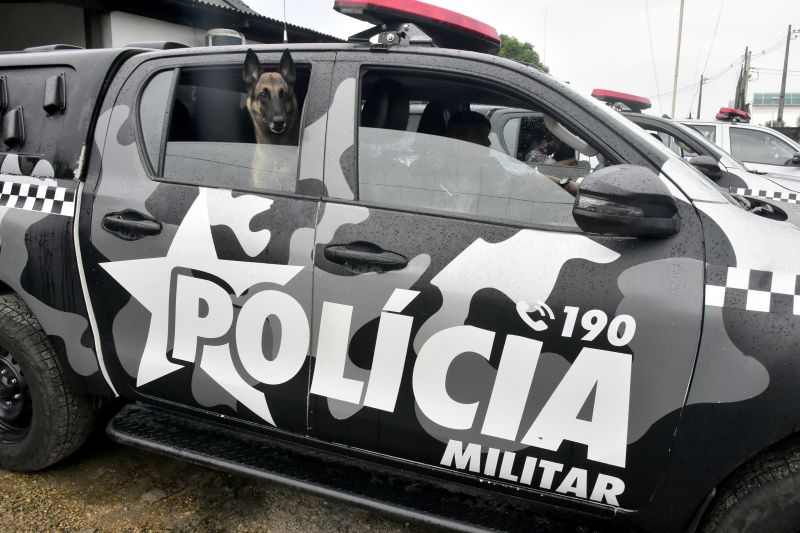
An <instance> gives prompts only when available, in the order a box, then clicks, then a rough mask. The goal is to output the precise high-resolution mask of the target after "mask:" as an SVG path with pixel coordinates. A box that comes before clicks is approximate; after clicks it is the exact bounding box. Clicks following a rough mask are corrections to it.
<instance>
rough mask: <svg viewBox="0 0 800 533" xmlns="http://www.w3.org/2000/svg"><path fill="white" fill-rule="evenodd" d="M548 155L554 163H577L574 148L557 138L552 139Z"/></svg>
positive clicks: (569, 165) (570, 164)
mask: <svg viewBox="0 0 800 533" xmlns="http://www.w3.org/2000/svg"><path fill="white" fill-rule="evenodd" d="M550 157H552V158H553V160H554V161H555V164H556V165H562V166H568V167H574V166H576V165H577V164H578V160H577V159H576V158H575V149H574V148H572V147H571V146H569V145H568V144H567V143H565V142H563V141H561V140H559V139H553V140H552V142H551V143H550Z"/></svg>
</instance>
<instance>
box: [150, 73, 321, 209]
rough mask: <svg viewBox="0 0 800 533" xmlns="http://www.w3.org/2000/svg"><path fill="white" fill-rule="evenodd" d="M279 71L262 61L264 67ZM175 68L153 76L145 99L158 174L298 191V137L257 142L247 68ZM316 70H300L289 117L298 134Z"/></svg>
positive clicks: (236, 186)
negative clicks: (244, 75)
mask: <svg viewBox="0 0 800 533" xmlns="http://www.w3.org/2000/svg"><path fill="white" fill-rule="evenodd" d="M277 68H278V65H269V64H265V65H263V69H264V70H265V71H275V70H277ZM175 72H176V71H174V70H170V71H166V72H162V73H159V74H157V75H156V76H154V77H153V78H151V80H150V81H149V82H148V84H147V85H146V86H145V89H144V91H143V93H142V97H141V99H140V109H139V115H140V122H141V131H142V135H143V137H144V141H145V146H146V149H147V153H148V156H149V159H150V163H151V168H152V170H153V172H154V174H155V177H156V178H160V179H164V180H167V181H175V182H179V183H187V184H193V185H203V186H208V187H221V188H228V189H245V190H269V191H282V192H291V193H293V192H295V191H296V188H297V169H298V158H299V146H298V140H297V137H296V136H295V137H294V138H292V139H289V138H288V137H287V138H286V139H281V138H280V137H277V136H276V138H275V139H274V140H271V142H259V141H258V139H257V138H256V132H255V128H254V117H253V115H252V113H251V111H250V110H249V109H248V106H247V91H246V87H245V84H244V82H243V79H242V66H241V65H233V66H213V67H188V68H182V69H180V70H179V71H177V74H174V73H175ZM175 75H177V79H174V78H173V76H175ZM310 75H311V69H310V67H307V66H301V65H298V66H297V67H296V81H295V83H294V84H293V87H292V97H293V98H295V99H296V102H297V107H296V110H295V112H294V113H293V114H292V116H291V117H290V118H289V120H291V121H293V126H294V127H296V128H297V130H298V131H299V128H300V117H301V113H302V109H303V105H304V103H305V98H306V94H307V92H308V86H309V80H310ZM168 80H172V81H168ZM173 85H174V87H173ZM170 98H171V99H170ZM264 120H266V119H264ZM166 121H168V122H166ZM165 122H166V124H165Z"/></svg>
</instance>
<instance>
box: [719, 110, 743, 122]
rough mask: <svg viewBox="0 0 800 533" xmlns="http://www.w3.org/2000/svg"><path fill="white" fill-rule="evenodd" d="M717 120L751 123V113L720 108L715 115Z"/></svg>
mask: <svg viewBox="0 0 800 533" xmlns="http://www.w3.org/2000/svg"><path fill="white" fill-rule="evenodd" d="M714 118H716V119H717V120H730V121H732V122H750V113H748V112H747V111H742V110H741V109H735V108H733V107H720V108H719V112H718V113H717V114H716V115H714Z"/></svg>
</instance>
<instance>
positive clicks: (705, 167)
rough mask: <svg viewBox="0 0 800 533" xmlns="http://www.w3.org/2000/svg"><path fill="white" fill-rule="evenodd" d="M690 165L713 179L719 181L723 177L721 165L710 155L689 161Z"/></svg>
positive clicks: (699, 156)
mask: <svg viewBox="0 0 800 533" xmlns="http://www.w3.org/2000/svg"><path fill="white" fill-rule="evenodd" d="M689 164H690V165H692V166H693V167H696V168H697V170H699V171H700V172H702V173H703V174H705V175H706V176H708V177H709V178H711V179H712V180H718V179H719V178H720V176H721V175H722V172H721V171H720V168H719V163H717V161H716V160H715V159H714V158H713V157H711V156H710V155H698V156H696V157H693V158H691V159H690V160H689Z"/></svg>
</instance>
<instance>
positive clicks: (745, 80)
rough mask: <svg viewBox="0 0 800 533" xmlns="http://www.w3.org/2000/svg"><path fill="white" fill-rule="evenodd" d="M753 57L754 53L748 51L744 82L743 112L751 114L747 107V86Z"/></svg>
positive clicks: (745, 61)
mask: <svg viewBox="0 0 800 533" xmlns="http://www.w3.org/2000/svg"><path fill="white" fill-rule="evenodd" d="M751 57H753V52H751V51H750V50H747V54H746V57H745V58H744V80H743V81H742V107H740V108H739V109H741V110H742V111H747V112H748V113H749V112H750V109H748V107H747V84H748V82H749V81H750V58H751Z"/></svg>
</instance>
